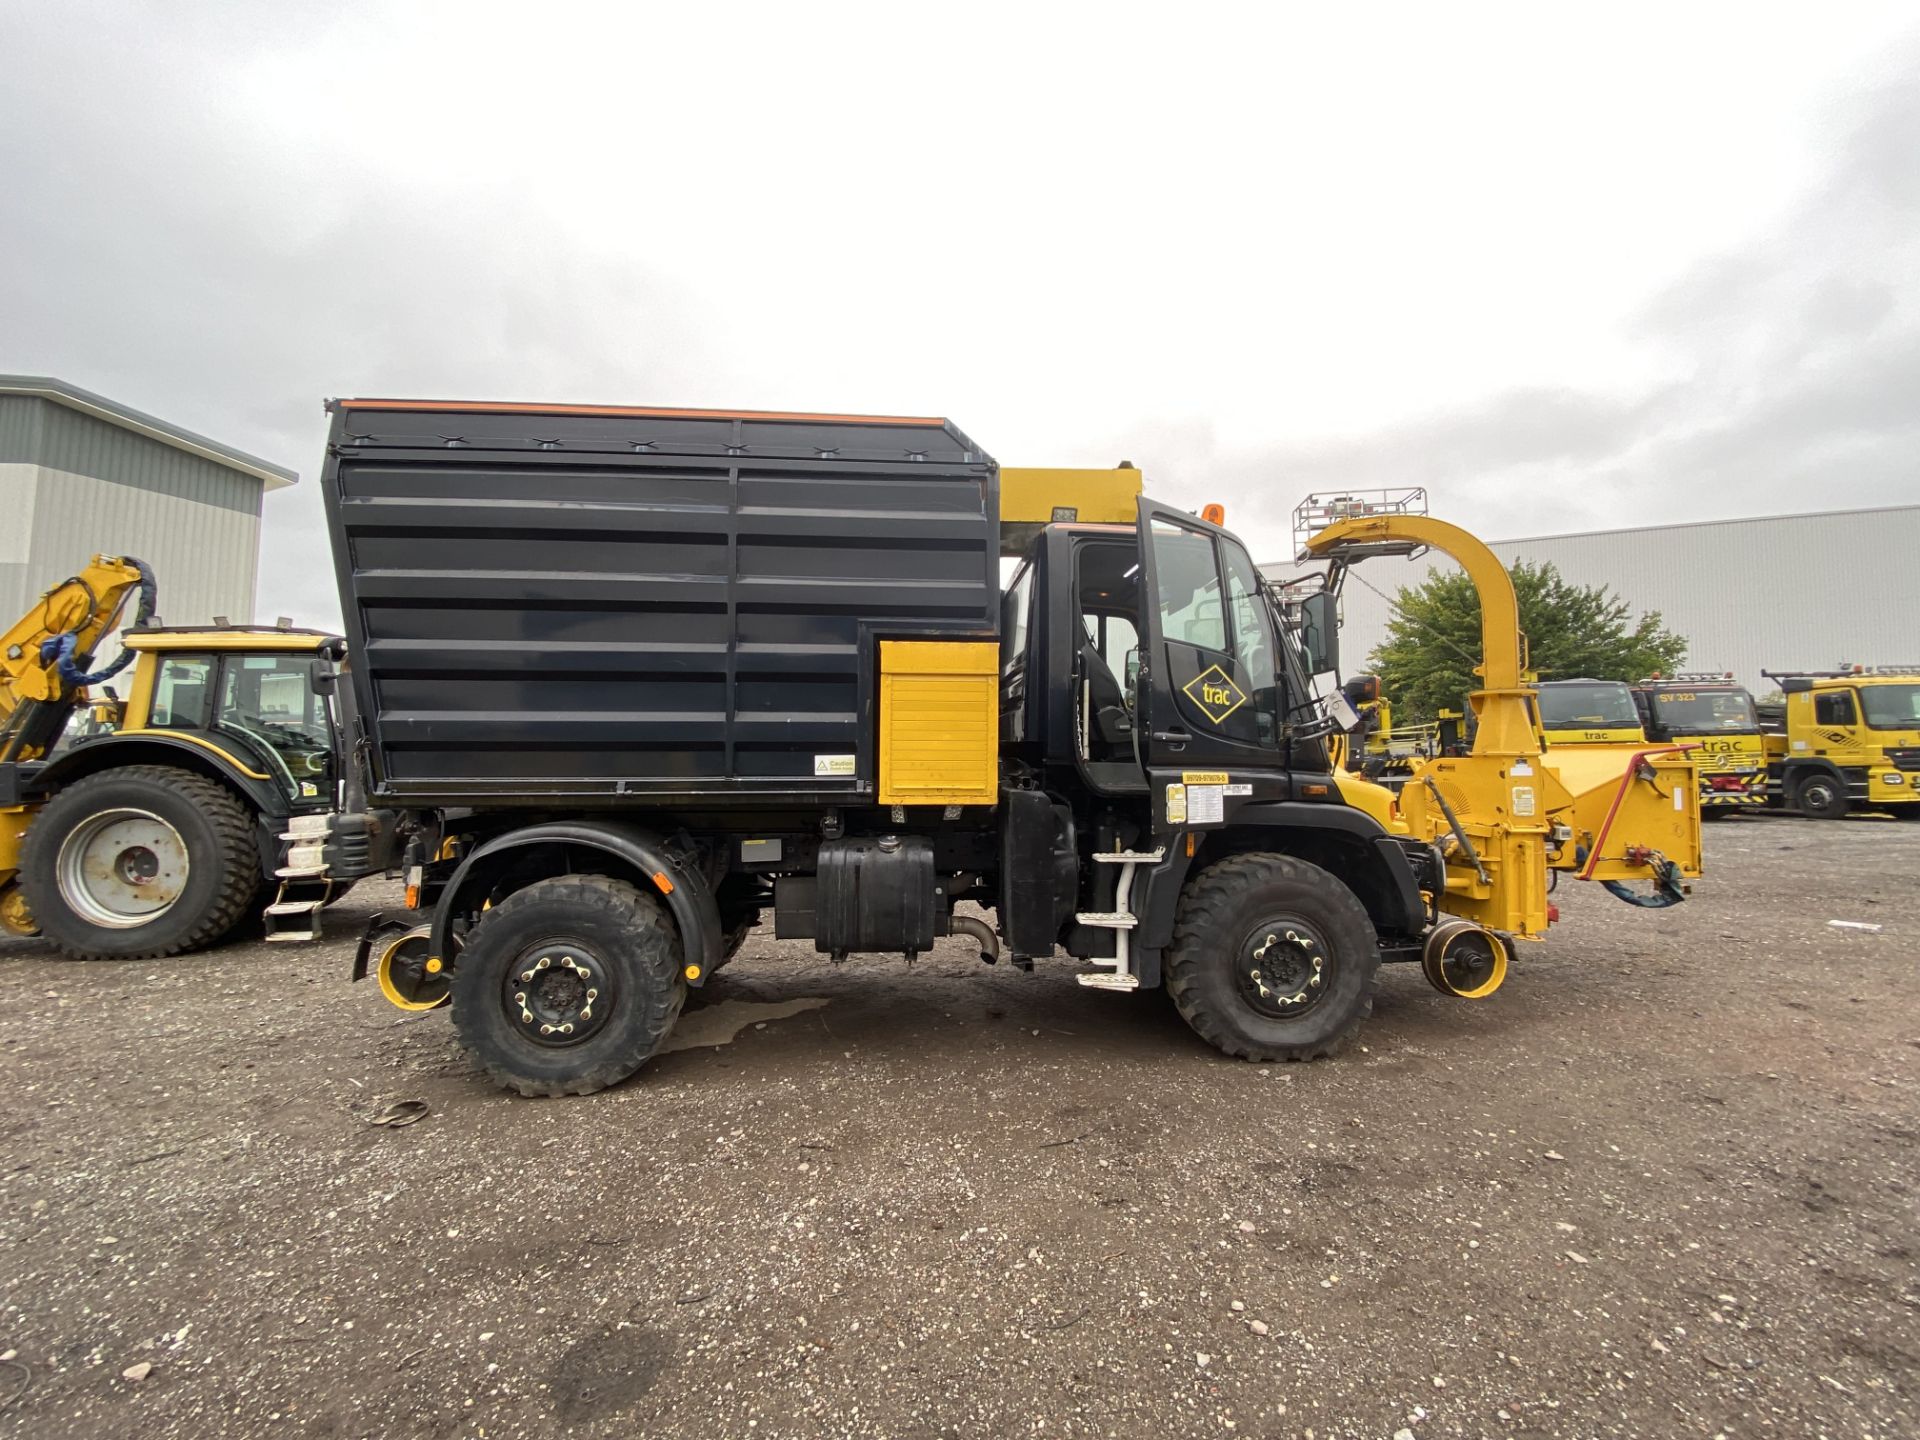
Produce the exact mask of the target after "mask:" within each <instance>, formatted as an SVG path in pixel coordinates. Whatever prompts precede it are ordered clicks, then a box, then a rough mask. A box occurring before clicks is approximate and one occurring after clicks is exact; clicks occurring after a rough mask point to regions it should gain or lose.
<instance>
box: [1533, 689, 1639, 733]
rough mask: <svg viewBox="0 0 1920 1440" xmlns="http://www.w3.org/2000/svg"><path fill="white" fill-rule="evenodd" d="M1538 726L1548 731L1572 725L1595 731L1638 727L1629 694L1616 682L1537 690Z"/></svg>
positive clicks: (1631, 693) (1637, 717)
mask: <svg viewBox="0 0 1920 1440" xmlns="http://www.w3.org/2000/svg"><path fill="white" fill-rule="evenodd" d="M1540 723H1541V725H1542V726H1544V727H1545V728H1546V729H1548V730H1564V729H1568V728H1570V727H1572V726H1575V725H1587V726H1592V727H1594V728H1596V729H1609V730H1611V729H1615V728H1624V727H1626V726H1632V727H1633V728H1635V729H1638V728H1639V726H1640V712H1639V711H1638V710H1636V709H1634V706H1633V692H1632V691H1631V690H1629V689H1627V687H1626V686H1625V685H1622V684H1620V683H1619V682H1618V681H1617V680H1593V681H1586V680H1569V681H1566V682H1564V683H1561V684H1556V685H1542V686H1541V687H1540Z"/></svg>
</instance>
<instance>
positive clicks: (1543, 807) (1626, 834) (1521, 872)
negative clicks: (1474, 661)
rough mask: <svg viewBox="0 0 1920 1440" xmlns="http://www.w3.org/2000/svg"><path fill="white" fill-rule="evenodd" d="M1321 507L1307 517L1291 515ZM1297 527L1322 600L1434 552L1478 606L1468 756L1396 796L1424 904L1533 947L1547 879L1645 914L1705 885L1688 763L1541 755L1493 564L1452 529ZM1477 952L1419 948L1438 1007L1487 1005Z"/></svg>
mask: <svg viewBox="0 0 1920 1440" xmlns="http://www.w3.org/2000/svg"><path fill="white" fill-rule="evenodd" d="M1325 503H1326V502H1316V501H1309V502H1308V504H1307V506H1303V507H1302V511H1303V512H1307V513H1311V507H1312V506H1314V505H1315V504H1321V505H1324V504H1325ZM1297 523H1300V524H1301V525H1302V528H1303V530H1304V531H1305V533H1304V534H1303V550H1302V556H1301V558H1302V559H1322V560H1327V561H1329V562H1331V564H1330V567H1329V570H1328V574H1327V590H1328V593H1329V594H1331V595H1336V596H1337V594H1338V592H1339V589H1340V584H1341V581H1342V579H1343V576H1344V572H1345V570H1346V568H1348V567H1349V566H1351V565H1353V564H1355V563H1358V562H1359V561H1361V560H1363V559H1366V558H1368V557H1371V556H1380V555H1414V554H1418V553H1420V552H1422V551H1425V550H1429V549H1432V550H1438V551H1440V552H1441V553H1442V554H1445V555H1448V556H1450V557H1451V558H1452V559H1454V560H1455V561H1456V562H1457V563H1458V564H1459V565H1460V567H1461V568H1462V569H1463V570H1465V571H1466V573H1467V575H1468V577H1469V579H1471V580H1472V582H1473V584H1474V588H1475V590H1476V591H1477V593H1478V595H1479V597H1480V616H1481V646H1482V659H1481V663H1480V664H1479V665H1478V666H1477V667H1475V672H1474V673H1475V674H1476V675H1478V676H1479V678H1480V680H1481V682H1482V683H1481V688H1480V689H1479V690H1476V691H1475V692H1473V694H1472V695H1470V696H1469V697H1468V704H1469V706H1470V707H1471V711H1472V715H1473V717H1474V720H1475V726H1474V736H1473V744H1472V748H1471V751H1470V753H1469V754H1467V755H1463V756H1443V757H1440V758H1436V759H1433V760H1429V761H1426V762H1424V763H1422V764H1419V765H1417V766H1416V767H1415V768H1414V770H1413V773H1412V776H1411V778H1410V779H1409V780H1408V782H1407V783H1406V785H1405V786H1404V787H1403V788H1402V789H1401V791H1400V793H1399V812H1398V820H1399V823H1401V824H1402V825H1404V826H1405V827H1406V829H1407V830H1408V832H1409V833H1410V834H1412V835H1413V836H1416V837H1418V838H1421V839H1424V840H1426V841H1429V842H1430V843H1432V844H1433V845H1435V846H1436V847H1437V848H1438V850H1439V853H1440V855H1441V857H1442V859H1443V861H1444V869H1445V879H1444V886H1443V889H1442V890H1441V891H1440V892H1439V893H1438V894H1436V895H1435V896H1434V897H1433V898H1434V901H1435V903H1436V905H1437V906H1438V908H1439V909H1440V910H1441V911H1442V912H1444V913H1445V914H1447V915H1449V916H1454V917H1458V918H1460V919H1463V920H1466V921H1470V922H1472V923H1473V924H1474V925H1477V926H1480V927H1483V928H1484V929H1485V930H1487V931H1490V932H1494V933H1496V934H1498V935H1503V936H1512V937H1517V938H1521V939H1538V938H1539V937H1540V936H1541V935H1543V934H1544V933H1545V931H1546V928H1547V925H1548V923H1549V918H1550V908H1549V904H1548V900H1547V893H1548V877H1549V874H1550V872H1559V873H1565V874H1571V875H1573V876H1574V877H1575V878H1577V879H1581V880H1594V881H1599V882H1601V883H1603V884H1604V885H1606V887H1607V888H1608V889H1609V890H1610V891H1611V892H1612V893H1614V894H1616V895H1618V896H1620V897H1621V898H1622V899H1625V900H1628V901H1629V902H1631V903H1634V904H1638V905H1643V906H1661V905H1668V904H1673V903H1675V902H1676V901H1678V900H1679V899H1681V898H1682V897H1683V895H1684V884H1685V882H1686V881H1687V880H1689V879H1692V878H1695V877H1697V876H1698V875H1699V873H1700V806H1699V793H1698V786H1697V782H1696V778H1695V773H1694V768H1693V765H1692V763H1691V761H1690V760H1689V758H1688V755H1687V752H1686V749H1685V747H1684V746H1677V745H1639V746H1624V747H1618V746H1596V747H1592V748H1581V749H1570V750H1560V749H1554V750H1548V749H1547V748H1546V747H1545V746H1544V744H1543V743H1542V739H1541V735H1540V730H1539V723H1538V715H1537V710H1536V707H1535V704H1534V688H1533V684H1532V677H1531V675H1530V674H1529V672H1528V669H1527V656H1526V637H1525V635H1524V634H1523V633H1522V632H1521V630H1520V614H1519V607H1518V604H1517V602H1516V600H1515V597H1514V590H1513V582H1512V580H1511V578H1510V577H1509V576H1508V574H1507V572H1506V569H1505V567H1504V566H1502V565H1501V564H1500V562H1499V560H1498V558H1497V557H1495V555H1494V554H1493V552H1492V551H1491V550H1489V549H1488V548H1487V547H1486V546H1485V545H1484V544H1483V543H1482V542H1481V541H1479V540H1478V539H1476V538H1475V537H1473V536H1472V535H1470V534H1468V533H1467V532H1466V531H1464V530H1462V529H1460V528H1459V527H1458V526H1455V525H1449V524H1447V523H1445V522H1444V521H1440V520H1435V519H1433V518H1431V517H1429V516H1427V515H1424V514H1417V513H1412V512H1410V511H1407V510H1404V509H1391V510H1384V509H1383V510H1382V511H1380V512H1378V513H1372V514H1366V515H1359V516H1351V517H1347V518H1337V519H1334V520H1332V521H1331V522H1330V523H1327V524H1324V525H1320V526H1313V525H1311V524H1310V522H1305V521H1297ZM1445 929H1446V927H1445V925H1444V924H1443V925H1442V926H1441V927H1438V929H1437V930H1436V932H1435V933H1436V934H1440V933H1442V932H1444V931H1445ZM1455 943H1460V942H1458V941H1456V942H1455ZM1473 948H1474V950H1475V957H1474V958H1476V959H1479V960H1481V962H1482V963H1481V964H1480V965H1479V966H1474V965H1466V966H1463V967H1459V973H1454V972H1453V970H1451V969H1450V967H1449V966H1448V964H1447V963H1446V956H1445V955H1444V954H1435V953H1433V951H1434V947H1433V946H1432V945H1430V946H1429V955H1428V957H1427V973H1428V978H1429V979H1431V980H1433V982H1434V983H1435V984H1436V985H1437V986H1439V988H1441V989H1442V990H1445V991H1447V992H1448V993H1453V994H1469V995H1472V994H1478V993H1486V992H1487V991H1488V990H1490V989H1491V988H1492V986H1493V985H1497V983H1498V977H1497V974H1495V973H1494V972H1503V971H1504V956H1501V955H1491V956H1485V955H1482V954H1481V953H1480V952H1481V950H1482V948H1483V947H1482V946H1481V945H1480V943H1479V942H1475V944H1474V947H1473ZM1463 981H1464V983H1462V982H1463Z"/></svg>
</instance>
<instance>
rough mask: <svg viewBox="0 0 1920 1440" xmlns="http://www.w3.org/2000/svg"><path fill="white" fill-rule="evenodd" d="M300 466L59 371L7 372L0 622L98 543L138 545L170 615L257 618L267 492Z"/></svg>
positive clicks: (0, 425)
mask: <svg viewBox="0 0 1920 1440" xmlns="http://www.w3.org/2000/svg"><path fill="white" fill-rule="evenodd" d="M298 478H299V477H298V476H297V475H295V474H294V472H293V471H291V470H287V469H283V468H282V467H280V466H278V465H271V464H268V463H267V462H266V461H264V460H260V459H258V458H256V457H254V456H252V455H248V454H245V453H244V452H242V451H239V450H235V449H232V448H231V447H229V446H226V445H222V444H220V443H219V442H217V441H214V440H209V439H207V438H206V437H205V436H203V435H196V434H194V433H193V432H192V431H190V430H183V429H181V428H180V427H178V426H176V425H170V424H168V423H167V422H166V421H164V420H157V419H155V418H154V417H153V416H151V415H143V414H141V413H140V412H139V411H137V410H132V409H129V408H128V407H126V406H124V405H120V404H118V403H116V402H114V401H112V400H108V399H105V398H103V397H101V396H99V395H94V394H91V393H89V392H88V391H85V390H82V389H79V388H78V387H76V386H73V385H68V384H66V383H65V382H63V381H60V380H53V379H48V378H46V377H43V376H34V375H0V506H4V512H5V514H6V516H7V517H8V520H7V524H6V525H5V526H4V527H0V617H4V618H0V625H5V624H10V623H11V622H12V619H13V617H14V616H16V615H20V614H23V613H25V611H26V608H27V606H28V605H30V604H31V603H32V602H33V600H34V599H35V598H36V597H38V596H39V595H40V594H41V593H43V592H44V591H45V590H46V589H47V588H48V587H50V586H52V585H55V584H57V583H58V582H59V581H61V580H64V579H65V578H66V577H67V576H69V575H71V574H73V573H74V571H76V570H78V569H79V568H80V567H81V566H82V565H84V564H86V562H87V560H88V558H89V557H91V556H93V555H95V554H106V555H134V556H138V557H139V558H140V559H142V560H145V561H146V562H147V563H148V564H149V565H151V566H152V567H153V570H154V573H155V575H157V576H158V577H159V581H160V618H161V619H163V620H165V621H166V622H167V623H168V624H170V625H198V624H205V623H207V622H208V621H210V620H212V619H213V617H214V616H216V615H224V616H226V617H228V618H229V619H231V620H233V621H235V622H244V621H250V620H252V619H253V595H254V583H255V580H256V579H257V578H258V576H257V572H258V569H259V555H260V504H261V498H262V496H263V495H264V494H265V493H266V492H267V491H268V490H278V489H280V488H282V487H284V486H287V485H292V484H293V483H295V481H296V480H297V479H298Z"/></svg>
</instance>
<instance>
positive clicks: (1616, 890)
mask: <svg viewBox="0 0 1920 1440" xmlns="http://www.w3.org/2000/svg"><path fill="white" fill-rule="evenodd" d="M1574 862H1575V864H1576V865H1585V864H1586V863H1587V847H1586V846H1584V845H1582V846H1580V847H1578V848H1577V849H1576V850H1575V851H1574ZM1647 863H1648V864H1649V865H1651V866H1652V867H1653V889H1652V890H1651V891H1643V890H1635V889H1633V888H1631V887H1630V886H1628V885H1627V884H1626V883H1625V882H1623V881H1620V880H1602V881H1601V882H1600V887H1601V888H1602V889H1603V890H1605V891H1606V892H1607V893H1608V894H1609V895H1611V896H1613V898H1614V899H1616V900H1624V901H1626V903H1627V904H1629V905H1632V906H1634V907H1635V908H1636V909H1640V910H1665V909H1667V908H1669V907H1670V906H1674V905H1678V904H1680V903H1681V902H1682V901H1684V900H1685V899H1686V898H1687V895H1686V892H1685V891H1684V890H1682V889H1681V888H1680V867H1679V866H1677V865H1675V864H1674V863H1673V862H1672V861H1671V860H1669V859H1667V857H1666V856H1664V855H1658V854H1656V855H1654V856H1652V857H1651V858H1650V859H1649V861H1648V862H1647Z"/></svg>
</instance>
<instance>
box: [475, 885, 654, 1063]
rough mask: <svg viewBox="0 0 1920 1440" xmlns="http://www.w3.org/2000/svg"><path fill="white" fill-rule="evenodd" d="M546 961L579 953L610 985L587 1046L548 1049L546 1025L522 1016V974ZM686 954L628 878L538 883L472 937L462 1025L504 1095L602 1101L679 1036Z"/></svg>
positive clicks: (562, 1044)
mask: <svg viewBox="0 0 1920 1440" xmlns="http://www.w3.org/2000/svg"><path fill="white" fill-rule="evenodd" d="M543 956H546V957H549V958H551V957H566V958H575V959H577V960H579V961H580V962H581V963H585V964H587V965H588V966H589V967H590V972H589V973H590V974H591V975H593V976H594V977H595V979H596V980H599V981H604V982H605V983H596V984H594V985H593V988H594V989H596V990H599V991H601V992H602V994H601V997H600V998H599V999H597V1000H595V1001H593V1002H591V1003H592V1004H605V1005H606V1006H607V1007H608V1008H607V1009H606V1011H605V1013H604V1015H602V1016H601V1017H600V1018H599V1020H598V1023H597V1025H596V1026H595V1028H593V1029H592V1031H591V1033H589V1034H587V1035H586V1036H585V1037H584V1038H582V1039H579V1040H571V1041H568V1040H560V1039H557V1038H556V1039H554V1040H553V1041H552V1043H543V1042H542V1041H541V1040H540V1039H539V1037H538V1035H537V1033H536V1031H535V1028H534V1025H535V1022H530V1021H523V1020H521V1019H519V1018H518V1017H517V1015H516V1014H515V1013H514V1011H515V1010H516V1009H520V1008H525V1007H521V1006H517V1005H516V1004H515V1003H514V1002H513V1000H512V997H513V995H514V994H515V993H528V992H526V991H525V990H524V989H520V988H518V987H520V985H521V982H520V981H519V979H518V975H519V974H524V973H526V972H527V970H530V969H532V968H533V967H534V966H536V965H538V963H539V960H540V959H541V958H542V957H543ZM680 957H681V945H680V937H679V935H678V933H677V932H676V931H675V930H674V928H673V924H672V922H671V921H670V920H669V919H668V918H667V916H666V913H665V912H664V911H663V910H662V908H661V906H660V902H659V901H657V900H656V899H654V898H653V897H652V896H651V895H648V894H646V893H645V892H644V891H642V890H640V889H638V888H636V887H635V886H633V885H631V884H629V883H628V882H626V881H625V880H614V879H610V878H608V877H605V876H600V875H567V876H560V877H557V878H555V879H550V880H539V881H536V882H534V883H533V884H531V885H529V886H527V887H526V888H525V889H524V890H519V891H516V892H515V893H514V894H512V895H509V896H508V897H507V898H506V899H505V900H503V901H501V902H500V904H498V905H496V906H494V907H493V908H492V909H491V910H489V911H487V912H486V914H484V915H483V916H482V917H481V918H480V921H479V923H478V924H476V925H475V926H474V927H473V929H472V930H470V931H469V932H468V933H467V940H466V944H465V946H463V947H462V949H461V951H460V961H459V964H458V965H457V966H456V967H455V970H454V976H453V1026H454V1030H455V1031H456V1032H457V1033H458V1035H459V1037H460V1043H461V1044H462V1045H464V1046H465V1047H466V1048H467V1051H468V1053H470V1054H471V1055H472V1056H473V1057H474V1059H475V1060H477V1061H479V1062H480V1065H481V1067H482V1068H483V1069H485V1070H486V1072H487V1074H488V1075H489V1076H490V1077H491V1078H492V1079H493V1081H494V1083H495V1084H497V1085H499V1086H501V1087H502V1088H503V1089H507V1090H516V1091H518V1092H519V1093H520V1094H522V1095H528V1096H538V1095H547V1096H552V1095H591V1094H592V1093H593V1092H594V1091H596V1090H604V1089H606V1088H607V1087H608V1086H609V1085H617V1084H619V1083H620V1082H621V1081H622V1080H625V1079H626V1078H627V1077H628V1076H629V1075H631V1074H633V1072H634V1071H636V1070H638V1069H639V1068H640V1067H641V1066H642V1065H644V1064H645V1063H646V1062H647V1060H648V1059H649V1058H650V1057H651V1056H652V1055H653V1053H654V1052H655V1051H656V1050H658V1049H659V1048H660V1045H661V1043H662V1042H663V1041H665V1039H666V1038H667V1033H668V1032H669V1031H670V1030H672V1029H673V1022H674V1021H675V1020H676V1019H677V1018H679V1015H680V1007H681V1005H682V1004H684V1003H685V1001H686V996H687V986H686V982H685V980H684V979H682V977H681V974H680V964H681V958H680ZM560 963H564V959H562V960H561V962H560ZM516 972H518V973H516ZM510 981H511V982H512V985H511V986H510V984H509V982H510ZM608 990H611V991H612V994H611V995H607V994H605V992H606V991H608ZM569 1023H571V1022H569Z"/></svg>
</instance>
